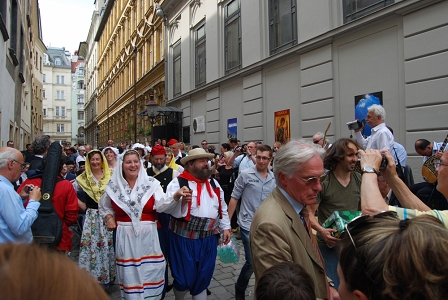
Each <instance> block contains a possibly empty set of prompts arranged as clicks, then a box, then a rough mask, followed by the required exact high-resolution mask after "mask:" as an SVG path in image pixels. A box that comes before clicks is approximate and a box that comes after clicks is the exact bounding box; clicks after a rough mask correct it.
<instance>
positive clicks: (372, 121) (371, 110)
mask: <svg viewBox="0 0 448 300" xmlns="http://www.w3.org/2000/svg"><path fill="white" fill-rule="evenodd" d="M385 121H386V110H385V109H384V107H382V106H381V105H378V104H374V105H371V106H369V107H368V108H367V116H366V122H367V124H369V125H370V126H371V127H372V134H371V135H370V136H369V137H367V138H364V137H363V136H362V134H361V132H360V131H361V130H362V127H360V128H357V129H354V130H355V138H356V141H357V142H358V143H359V144H360V145H361V146H362V147H363V148H364V149H377V150H388V151H389V152H390V153H393V151H394V150H393V149H394V136H393V135H392V133H391V132H390V131H389V129H387V127H386V123H385ZM349 128H350V127H349Z"/></svg>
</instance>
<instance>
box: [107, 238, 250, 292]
mask: <svg viewBox="0 0 448 300" xmlns="http://www.w3.org/2000/svg"><path fill="white" fill-rule="evenodd" d="M237 243H238V245H239V249H240V261H239V262H237V263H234V264H223V263H222V262H221V260H220V259H219V258H216V267H215V272H214V273H213V279H212V282H211V283H210V285H209V287H208V289H209V290H210V292H211V293H212V294H211V295H210V296H207V300H218V299H219V300H227V299H235V282H236V280H237V278H238V275H239V274H240V271H241V268H242V267H243V264H244V262H245V258H244V248H243V244H242V242H241V240H238V241H237ZM169 278H170V279H169V281H170V283H171V282H172V281H173V279H172V277H171V276H170V277H169ZM254 285H255V276H254V275H252V277H251V279H250V281H249V286H248V287H247V290H246V300H253V299H254ZM106 291H107V293H108V294H109V296H110V299H112V300H119V299H121V297H120V288H119V286H118V280H116V281H115V283H114V284H113V285H112V286H111V287H109V288H108V289H107V290H106ZM165 299H166V300H174V293H173V291H172V290H171V291H170V292H169V293H167V294H166V296H165ZM185 299H192V298H191V295H189V294H187V296H185Z"/></svg>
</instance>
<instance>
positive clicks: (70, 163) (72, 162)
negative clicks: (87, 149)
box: [65, 159, 75, 165]
mask: <svg viewBox="0 0 448 300" xmlns="http://www.w3.org/2000/svg"><path fill="white" fill-rule="evenodd" d="M65 164H66V165H74V164H75V162H74V161H73V160H70V159H69V160H67V161H66V162H65Z"/></svg>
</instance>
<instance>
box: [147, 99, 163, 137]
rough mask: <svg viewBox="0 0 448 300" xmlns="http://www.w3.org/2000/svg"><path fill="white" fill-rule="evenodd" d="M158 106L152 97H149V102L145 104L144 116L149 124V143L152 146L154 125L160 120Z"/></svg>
mask: <svg viewBox="0 0 448 300" xmlns="http://www.w3.org/2000/svg"><path fill="white" fill-rule="evenodd" d="M158 109H159V106H158V105H157V102H156V101H155V100H154V95H149V101H148V103H146V115H147V116H148V118H149V123H151V142H152V144H153V145H154V125H155V124H156V123H157V122H158V121H159V120H160V119H161V116H160V115H159V112H158Z"/></svg>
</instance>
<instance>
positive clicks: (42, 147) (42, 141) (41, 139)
mask: <svg viewBox="0 0 448 300" xmlns="http://www.w3.org/2000/svg"><path fill="white" fill-rule="evenodd" d="M50 144H51V138H50V136H49V135H39V136H38V137H36V138H35V139H34V141H33V143H32V144H31V148H32V149H33V153H34V154H38V155H43V154H45V153H46V152H47V150H48V147H50Z"/></svg>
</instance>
